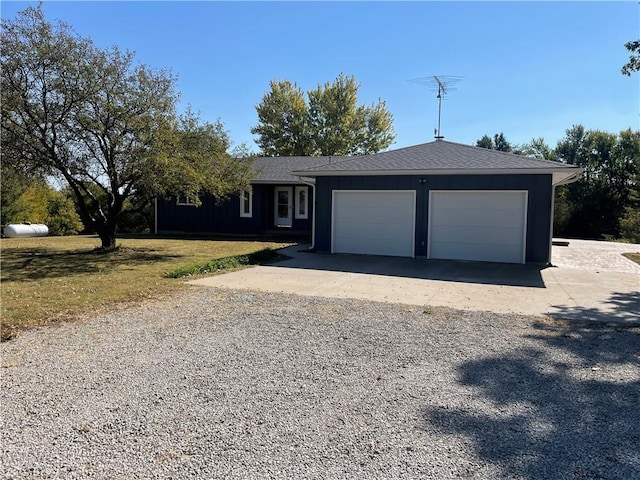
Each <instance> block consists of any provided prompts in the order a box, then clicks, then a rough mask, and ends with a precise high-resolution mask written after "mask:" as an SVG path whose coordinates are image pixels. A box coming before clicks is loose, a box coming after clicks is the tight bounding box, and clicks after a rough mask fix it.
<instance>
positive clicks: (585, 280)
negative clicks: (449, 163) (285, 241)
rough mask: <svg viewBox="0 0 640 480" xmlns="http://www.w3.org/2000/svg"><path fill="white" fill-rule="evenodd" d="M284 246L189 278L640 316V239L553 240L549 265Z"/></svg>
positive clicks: (439, 302)
mask: <svg viewBox="0 0 640 480" xmlns="http://www.w3.org/2000/svg"><path fill="white" fill-rule="evenodd" d="M305 249H306V246H296V247H289V248H287V249H283V250H282V253H283V254H285V255H288V256H290V257H292V258H291V259H289V260H286V261H283V262H279V263H277V264H273V265H268V266H257V267H254V268H248V269H245V270H240V271H237V272H232V273H227V274H222V275H215V276H211V277H206V278H201V279H198V280H193V281H190V282H188V283H189V284H192V285H198V286H209V287H218V288H231V289H249V290H257V291H266V292H283V293H293V294H299V295H311V296H321V297H327V298H357V299H365V300H372V301H379V302H392V303H403V304H410V305H424V306H429V305H432V306H445V307H452V308H460V309H466V310H483V311H491V312H496V313H515V314H522V315H542V316H552V317H557V318H566V319H575V320H586V319H589V320H599V321H607V322H618V323H623V324H630V323H640V303H639V302H640V293H639V292H640V265H637V264H635V263H634V262H632V261H631V260H629V259H627V258H625V257H623V256H622V253H632V252H640V246H639V245H633V244H622V243H612V242H589V241H584V240H562V239H558V240H557V241H554V246H553V252H552V261H553V263H554V266H552V267H546V268H542V267H536V266H532V265H509V264H497V263H482V262H457V261H445V260H424V259H409V258H397V257H376V256H365V255H329V254H313V253H308V252H305ZM301 301H304V300H302V299H301Z"/></svg>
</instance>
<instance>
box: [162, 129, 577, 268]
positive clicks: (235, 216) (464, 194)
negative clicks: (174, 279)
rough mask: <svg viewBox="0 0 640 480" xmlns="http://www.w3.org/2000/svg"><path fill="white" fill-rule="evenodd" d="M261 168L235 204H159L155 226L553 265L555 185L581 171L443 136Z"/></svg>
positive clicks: (273, 161) (336, 249)
mask: <svg viewBox="0 0 640 480" xmlns="http://www.w3.org/2000/svg"><path fill="white" fill-rule="evenodd" d="M256 167H257V168H258V169H259V171H260V172H261V173H260V174H259V176H258V177H257V178H256V179H255V181H253V182H252V186H253V193H249V192H245V194H244V195H242V196H241V197H240V198H235V199H233V200H232V201H230V202H227V204H222V205H217V206H214V205H215V202H213V200H212V199H211V201H210V202H207V203H203V206H202V207H200V208H191V209H189V208H185V207H187V205H185V204H184V203H181V202H180V200H177V201H176V200H174V201H173V202H167V201H164V202H160V201H159V202H158V209H157V218H158V222H157V225H158V229H157V230H158V231H167V230H171V231H197V232H217V233H268V232H273V231H282V230H287V231H290V232H295V233H300V234H305V233H307V234H308V233H311V235H312V248H313V249H314V250H315V251H320V252H331V253H356V254H371V255H393V256H405V257H426V258H438V259H454V260H477V261H491V262H507V263H527V262H532V263H544V264H546V263H550V260H551V238H552V234H553V232H552V230H553V197H554V188H555V186H557V185H561V184H565V183H571V182H573V181H575V180H577V179H578V178H579V177H580V174H581V173H582V169H580V168H578V167H575V166H572V165H565V164H562V163H558V162H552V161H547V160H539V159H534V158H529V157H524V156H520V155H514V154H511V153H506V152H499V151H496V150H488V149H484V148H479V147H472V146H468V145H462V144H458V143H453V142H449V141H444V140H436V141H434V142H430V143H425V144H421V145H416V146H413V147H407V148H402V149H398V150H392V151H388V152H381V153H377V154H373V155H365V156H357V157H315V158H306V157H286V158H260V159H258V161H257V163H256ZM260 169H261V170H260ZM243 220H245V222H243Z"/></svg>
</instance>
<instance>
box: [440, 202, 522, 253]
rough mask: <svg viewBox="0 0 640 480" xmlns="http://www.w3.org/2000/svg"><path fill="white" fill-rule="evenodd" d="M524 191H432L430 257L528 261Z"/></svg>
mask: <svg viewBox="0 0 640 480" xmlns="http://www.w3.org/2000/svg"><path fill="white" fill-rule="evenodd" d="M526 202H527V194H526V192H524V191H508V192H504V191H446V192H445V191H442V192H439V191H432V192H431V194H430V207H429V247H428V249H429V252H428V254H429V258H445V259H455V260H480V261H492V262H509V263H522V262H524V252H525V250H524V249H525V244H526V242H525V238H526V233H525V232H526Z"/></svg>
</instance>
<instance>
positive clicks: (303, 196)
mask: <svg viewBox="0 0 640 480" xmlns="http://www.w3.org/2000/svg"><path fill="white" fill-rule="evenodd" d="M308 197H309V187H296V218H309V200H308Z"/></svg>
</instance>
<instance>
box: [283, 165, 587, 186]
mask: <svg viewBox="0 0 640 480" xmlns="http://www.w3.org/2000/svg"><path fill="white" fill-rule="evenodd" d="M292 173H293V174H294V175H296V176H298V177H353V176H382V175H397V176H420V175H513V174H517V175H527V174H529V175H531V174H533V175H545V174H547V175H548V174H551V175H553V184H554V185H559V184H562V183H571V182H573V181H575V180H577V179H578V178H579V177H580V174H581V173H582V169H581V168H562V169H555V168H482V169H480V168H473V169H461V168H455V169H452V168H449V169H432V170H342V171H341V170H324V171H322V170H320V171H295V172H292ZM572 178H574V179H573V180H571V179H572Z"/></svg>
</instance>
